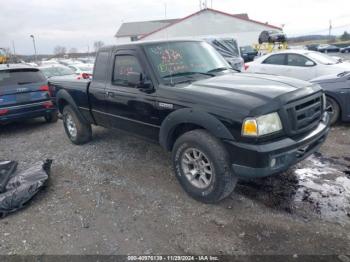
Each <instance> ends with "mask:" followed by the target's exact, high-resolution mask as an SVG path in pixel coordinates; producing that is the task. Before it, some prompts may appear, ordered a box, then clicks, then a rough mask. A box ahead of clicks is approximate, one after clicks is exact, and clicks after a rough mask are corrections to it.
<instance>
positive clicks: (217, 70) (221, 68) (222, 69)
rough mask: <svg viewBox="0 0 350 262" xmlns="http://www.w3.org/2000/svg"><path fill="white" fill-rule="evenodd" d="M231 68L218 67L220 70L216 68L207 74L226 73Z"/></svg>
mask: <svg viewBox="0 0 350 262" xmlns="http://www.w3.org/2000/svg"><path fill="white" fill-rule="evenodd" d="M228 69H229V68H227V67H218V68H214V69H212V70H209V71H208V72H207V73H214V72H221V71H225V70H228Z"/></svg>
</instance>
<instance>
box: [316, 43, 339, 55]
mask: <svg viewBox="0 0 350 262" xmlns="http://www.w3.org/2000/svg"><path fill="white" fill-rule="evenodd" d="M317 51H318V52H321V53H337V52H339V51H340V48H339V47H337V46H335V45H328V44H325V45H319V46H318V47H317Z"/></svg>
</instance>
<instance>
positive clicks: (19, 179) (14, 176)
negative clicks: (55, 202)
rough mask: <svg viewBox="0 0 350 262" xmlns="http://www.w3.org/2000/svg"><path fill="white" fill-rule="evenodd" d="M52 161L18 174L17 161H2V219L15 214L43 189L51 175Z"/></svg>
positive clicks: (37, 164)
mask: <svg viewBox="0 0 350 262" xmlns="http://www.w3.org/2000/svg"><path fill="white" fill-rule="evenodd" d="M51 164H52V160H50V159H47V160H45V161H43V162H38V163H36V164H34V165H33V166H32V167H30V168H28V169H26V170H24V171H22V172H16V169H17V162H16V161H0V217H5V216H6V215H8V214H9V213H12V212H15V211H17V210H19V209H21V208H23V207H25V204H26V203H27V202H28V201H29V200H30V199H31V198H32V197H33V196H34V195H36V194H37V193H38V192H39V191H40V189H42V188H43V187H44V186H45V184H46V182H47V180H48V178H49V174H50V168H51Z"/></svg>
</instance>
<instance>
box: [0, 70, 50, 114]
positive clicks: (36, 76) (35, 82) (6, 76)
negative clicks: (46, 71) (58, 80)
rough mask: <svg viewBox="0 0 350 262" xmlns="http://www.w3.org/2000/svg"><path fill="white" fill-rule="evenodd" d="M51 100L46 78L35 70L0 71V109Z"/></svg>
mask: <svg viewBox="0 0 350 262" xmlns="http://www.w3.org/2000/svg"><path fill="white" fill-rule="evenodd" d="M49 99H50V94H49V88H48V86H47V82H46V78H45V77H44V76H43V75H42V73H41V72H40V71H39V70H38V69H35V68H30V69H9V70H2V71H0V108H1V107H10V106H18V105H25V104H30V103H37V102H40V101H45V100H49Z"/></svg>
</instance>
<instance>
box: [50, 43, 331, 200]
mask: <svg viewBox="0 0 350 262" xmlns="http://www.w3.org/2000/svg"><path fill="white" fill-rule="evenodd" d="M50 85H53V86H55V87H56V91H57V104H58V108H59V110H60V112H62V114H63V124H64V129H65V131H66V133H67V136H68V138H69V139H70V140H71V142H72V143H74V144H83V143H86V142H88V141H89V140H91V138H92V135H91V132H92V131H91V125H100V126H104V127H108V128H119V129H123V130H125V131H126V132H129V133H133V134H137V135H139V136H143V137H145V138H147V139H150V140H153V141H156V142H159V143H160V144H161V145H162V146H163V147H164V148H165V149H166V150H169V151H172V162H173V165H174V170H175V174H176V177H177V179H178V180H179V182H180V184H181V185H182V187H183V188H184V190H185V191H186V192H187V193H188V194H189V195H190V196H192V197H193V198H195V199H197V200H199V201H203V202H206V203H213V202H217V201H219V200H221V199H223V198H225V197H227V196H228V195H230V193H231V192H232V191H233V189H234V187H235V184H236V182H237V179H238V177H239V176H240V177H264V176H270V175H273V174H276V173H280V172H283V171H285V170H287V169H288V168H290V167H291V166H292V165H294V164H295V163H297V162H299V161H301V160H303V159H305V158H306V157H308V156H309V155H310V154H312V153H313V152H315V151H316V150H318V148H319V147H320V145H321V144H322V143H323V142H324V140H325V138H326V136H327V133H328V130H329V126H328V125H329V117H328V113H327V112H326V111H325V97H324V93H323V90H322V88H321V87H320V86H319V85H315V84H311V83H309V82H304V81H300V80H297V79H292V78H284V77H277V76H268V75H261V74H248V73H239V72H237V71H234V70H232V69H231V68H230V66H229V64H228V63H227V62H226V61H225V60H224V58H223V57H222V56H220V55H219V54H218V53H217V52H216V51H215V50H214V48H213V47H212V46H210V45H209V44H208V43H206V42H203V41H195V40H188V41H184V40H182V41H181V40H172V41H156V42H133V43H129V44H125V45H119V46H110V47H103V48H101V49H100V50H99V52H98V54H97V59H96V62H95V67H94V75H93V79H92V81H88V80H81V81H70V80H69V81H65V80H64V79H62V78H61V79H55V78H51V79H50Z"/></svg>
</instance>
